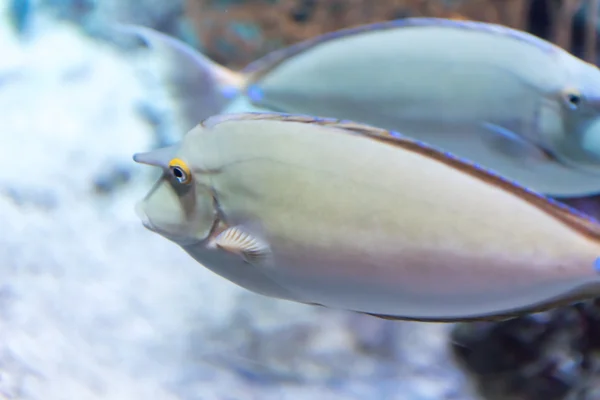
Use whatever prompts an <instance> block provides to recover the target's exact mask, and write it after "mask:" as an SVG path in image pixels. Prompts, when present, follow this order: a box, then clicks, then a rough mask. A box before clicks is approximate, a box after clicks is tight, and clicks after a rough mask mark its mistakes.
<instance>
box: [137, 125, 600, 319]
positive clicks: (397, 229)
mask: <svg viewBox="0 0 600 400" xmlns="http://www.w3.org/2000/svg"><path fill="white" fill-rule="evenodd" d="M165 154H169V157H166V158H165V156H164V155H165ZM169 158H171V160H176V161H175V164H172V161H171V164H172V165H179V166H180V167H181V168H183V166H184V165H185V166H186V167H185V168H183V169H186V168H187V169H186V171H189V174H191V175H192V176H193V179H191V180H190V181H189V182H188V183H187V184H186V185H187V186H186V187H185V188H184V187H181V186H180V183H179V182H178V181H177V180H173V177H171V176H170V175H169V171H171V172H172V171H174V170H173V169H171V170H170V169H169V168H170V167H169V163H170V160H169ZM136 160H137V161H138V162H142V163H146V164H151V165H155V166H159V167H161V168H164V170H165V177H163V178H162V180H161V181H160V182H159V183H158V185H157V186H156V187H155V188H154V189H153V190H152V191H151V192H150V193H149V195H148V196H147V198H146V199H145V200H144V202H142V203H141V205H140V212H141V214H142V215H143V216H144V218H145V219H146V220H147V221H146V222H145V225H146V226H147V227H149V228H150V229H151V230H154V231H155V232H157V233H160V234H162V235H163V236H165V237H167V238H168V239H170V240H173V241H174V242H176V243H179V244H180V245H181V246H182V247H183V248H184V249H185V250H186V251H187V252H188V253H189V254H190V255H192V256H193V257H194V258H195V259H196V260H198V261H199V262H200V263H201V264H203V265H205V266H206V267H207V268H209V269H211V270H212V271H214V272H216V273H217V274H220V275H221V276H223V277H225V278H226V279H229V280H230V281H232V282H234V283H236V284H238V285H240V286H242V287H245V288H247V289H249V290H252V291H255V292H257V293H262V294H265V295H268V296H272V297H276V298H283V299H287V300H291V301H296V302H302V303H310V304H320V305H323V306H326V307H332V308H337V309H344V310H351V311H357V312H362V313H369V314H376V315H386V316H390V317H392V318H399V319H416V320H423V321H454V320H465V319H478V318H490V317H494V316H499V315H510V314H515V313H516V314H518V313H524V312H530V311H536V310H539V309H541V308H543V307H544V306H548V305H552V304H556V303H565V304H566V303H569V302H570V301H573V300H574V299H580V298H586V297H593V296H595V295H598V294H599V293H600V275H599V273H598V271H597V269H596V260H597V259H598V257H599V256H600V226H599V225H598V222H597V221H595V220H593V219H589V218H586V216H584V215H581V214H578V213H577V212H576V211H574V210H572V209H569V208H568V207H566V206H564V205H561V204H560V203H556V202H554V201H552V200H549V199H547V198H545V197H543V196H541V195H538V194H535V193H533V192H530V191H528V190H525V189H523V188H521V187H520V186H518V185H515V184H512V183H510V182H509V181H506V180H504V179H502V178H499V177H497V176H496V175H494V174H492V173H490V172H488V171H485V170H483V169H480V168H478V167H476V166H474V165H472V164H470V163H467V162H465V161H462V160H460V159H458V158H456V157H454V156H451V155H449V154H447V153H443V152H439V151H437V150H435V149H434V148H431V147H429V146H427V145H425V144H423V143H419V142H415V141H414V140H411V139H408V138H406V137H401V136H399V135H397V134H394V133H390V132H387V131H385V130H381V129H377V128H373V127H369V126H366V125H361V124H356V123H351V122H334V121H329V120H318V119H311V118H307V117H300V116H284V115H278V114H239V115H238V114H236V115H228V116H227V115H226V116H218V117H213V118H210V119H208V120H207V121H205V122H204V123H203V124H202V125H199V126H198V127H197V128H195V129H194V130H192V131H191V132H190V133H189V134H187V135H186V136H185V137H184V138H183V140H182V142H181V143H180V144H179V145H177V146H174V147H173V148H171V149H170V150H169V151H167V152H165V151H163V152H162V153H160V154H158V155H157V153H156V152H150V153H147V154H141V155H136ZM178 163H179V164H178ZM171 168H172V166H171ZM177 168H179V167H177ZM187 173H188V172H186V174H187ZM179 174H180V175H181V171H179ZM177 179H182V178H181V177H179V178H177ZM165 193H170V195H165ZM153 199H157V200H156V201H155V200H153ZM211 210H212V211H211Z"/></svg>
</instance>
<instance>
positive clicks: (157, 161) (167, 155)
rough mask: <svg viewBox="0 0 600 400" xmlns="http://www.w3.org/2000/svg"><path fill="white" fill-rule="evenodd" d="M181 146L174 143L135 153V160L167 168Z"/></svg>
mask: <svg viewBox="0 0 600 400" xmlns="http://www.w3.org/2000/svg"><path fill="white" fill-rule="evenodd" d="M179 147H180V146H179V145H172V146H167V147H162V148H160V149H156V150H151V151H147V152H144V153H135V154H134V155H133V161H135V162H136V163H138V164H145V165H151V166H154V167H160V168H163V169H167V168H169V162H170V161H171V159H173V158H174V157H175V155H176V154H177V152H178V150H179Z"/></svg>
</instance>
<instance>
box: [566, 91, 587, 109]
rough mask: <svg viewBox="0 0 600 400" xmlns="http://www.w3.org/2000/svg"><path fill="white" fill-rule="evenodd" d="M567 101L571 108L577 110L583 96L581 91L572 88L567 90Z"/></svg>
mask: <svg viewBox="0 0 600 400" xmlns="http://www.w3.org/2000/svg"><path fill="white" fill-rule="evenodd" d="M565 101H566V103H567V106H568V107H569V108H571V109H572V110H576V109H578V108H579V106H581V103H582V101H583V98H582V96H581V93H579V92H578V91H575V90H570V91H567V92H565Z"/></svg>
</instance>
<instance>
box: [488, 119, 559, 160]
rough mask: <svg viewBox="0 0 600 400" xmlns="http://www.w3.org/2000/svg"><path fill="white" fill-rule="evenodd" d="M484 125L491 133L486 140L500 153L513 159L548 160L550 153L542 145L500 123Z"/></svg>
mask: <svg viewBox="0 0 600 400" xmlns="http://www.w3.org/2000/svg"><path fill="white" fill-rule="evenodd" d="M483 127H484V128H485V129H486V131H487V132H488V133H489V135H487V136H486V138H485V140H487V142H488V143H489V144H490V145H491V146H492V148H494V149H495V150H496V151H498V152H499V153H501V154H503V155H504V156H506V157H508V158H511V159H513V160H519V161H522V162H524V163H527V162H528V161H531V160H535V161H547V160H549V157H548V155H547V154H546V152H544V151H543V150H542V149H541V148H540V147H538V146H536V145H535V144H534V143H531V142H530V141H528V140H527V139H525V138H523V137H522V136H520V135H518V134H517V133H515V132H513V131H512V130H510V129H508V128H505V127H503V126H500V125H496V124H492V123H489V122H484V123H483Z"/></svg>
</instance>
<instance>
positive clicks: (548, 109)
mask: <svg viewBox="0 0 600 400" xmlns="http://www.w3.org/2000/svg"><path fill="white" fill-rule="evenodd" d="M128 29H129V32H131V33H136V32H137V33H138V34H139V35H141V36H143V37H146V38H147V39H148V41H149V42H151V43H154V44H155V45H157V44H160V45H161V46H162V45H163V44H164V43H166V41H167V39H165V38H164V37H162V36H161V34H158V33H156V32H154V33H152V32H151V31H150V30H148V29H143V28H136V27H129V28H128ZM169 40H171V39H169ZM193 53H194V52H193V51H191V50H188V51H186V52H184V54H182V55H184V56H185V57H187V58H190V57H195V59H194V61H193V62H188V63H187V64H188V65H189V66H193V67H195V68H196V69H195V70H196V71H202V73H204V74H205V75H206V76H214V77H217V76H221V77H222V78H221V79H216V78H215V79H214V82H215V86H218V87H220V93H228V94H231V93H232V88H233V87H237V88H238V90H239V91H240V93H239V95H238V96H237V98H236V99H235V100H234V101H233V102H232V103H231V104H229V106H227V107H225V108H224V109H223V110H222V112H228V113H236V112H247V111H252V112H268V111H278V112H290V113H300V114H307V115H316V116H323V117H333V118H342V119H352V120H355V121H360V122H363V123H368V124H371V125H374V126H378V127H381V128H385V129H392V130H398V131H401V132H403V133H404V134H406V135H408V136H411V137H414V138H417V139H419V140H423V141H426V142H427V143H429V144H431V145H435V146H437V147H440V148H441V149H444V150H447V151H450V152H452V153H454V154H456V155H458V156H461V157H464V158H467V159H470V160H472V161H474V162H477V163H481V164H483V165H485V166H486V167H489V168H491V169H493V170H495V171H496V172H498V173H500V174H501V175H503V176H506V177H508V178H510V179H514V180H517V181H518V182H520V183H521V184H523V185H525V186H526V187H530V188H532V189H534V190H536V191H539V192H542V193H545V194H547V195H552V196H587V195H590V194H595V193H600V179H599V178H600V118H599V117H600V71H599V70H598V68H596V67H595V66H594V65H592V64H589V63H586V62H584V61H582V60H580V59H578V58H576V57H574V56H573V55H571V54H570V53H568V52H566V51H565V50H563V49H561V48H560V47H557V46H555V45H553V44H552V43H549V42H546V41H544V40H542V39H539V38H537V37H535V36H533V35H530V34H528V33H525V32H521V31H518V30H514V29H510V28H507V27H503V26H500V25H494V24H488V23H482V22H474V21H454V20H447V19H437V18H407V19H402V20H397V21H390V22H384V23H378V24H372V25H365V26H360V27H358V28H351V29H345V30H341V31H338V32H334V33H330V34H325V35H323V36H319V37H317V38H315V39H312V40H309V41H306V42H303V43H300V44H298V45H294V46H291V47H288V48H286V49H283V50H279V51H276V52H273V53H271V54H270V55H267V56H266V57H264V58H262V59H260V60H258V61H256V62H254V63H252V64H251V65H249V66H248V67H247V68H246V69H244V70H243V71H242V72H240V73H237V74H236V73H235V72H232V71H230V72H229V73H226V74H223V73H222V72H221V73H220V75H219V72H218V71H222V70H223V68H222V67H218V66H216V64H215V63H213V62H211V61H210V60H208V59H206V58H205V57H198V56H193ZM185 57H184V58H185ZM175 60H176V58H173V59H172V62H173V64H174V65H177V66H178V68H179V66H180V65H185V64H186V63H185V62H180V61H177V62H175ZM178 71H179V70H178ZM217 92H218V91H217ZM214 93H215V91H213V90H205V91H203V90H200V89H198V90H197V94H196V96H197V98H198V101H199V102H198V106H197V107H196V109H195V110H196V114H195V115H194V117H195V118H197V117H200V116H202V117H206V116H208V115H212V114H215V113H216V112H215V111H216V110H217V109H218V108H219V107H212V108H211V107H205V106H203V104H205V103H206V100H205V99H206V97H210V98H213V99H216V98H217V97H218V96H215V94H214ZM192 97H193V96H192ZM221 103H222V102H220V103H219V104H221ZM197 121H198V120H196V121H194V123H195V122H197ZM190 122H191V121H190Z"/></svg>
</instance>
